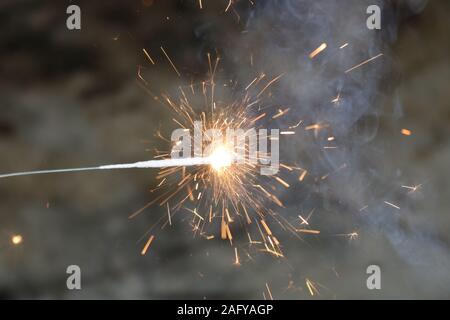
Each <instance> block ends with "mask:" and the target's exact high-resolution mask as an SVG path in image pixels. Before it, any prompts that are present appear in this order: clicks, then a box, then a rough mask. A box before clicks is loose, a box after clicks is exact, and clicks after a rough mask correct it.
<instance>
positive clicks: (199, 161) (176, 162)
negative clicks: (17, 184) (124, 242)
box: [0, 157, 212, 179]
mask: <svg viewBox="0 0 450 320" xmlns="http://www.w3.org/2000/svg"><path fill="white" fill-rule="evenodd" d="M211 161H212V158H211V157H194V158H179V159H174V158H172V159H164V160H148V161H139V162H134V163H121V164H108V165H102V166H97V167H85V168H68V169H54V170H36V171H23V172H14V173H7V174H1V175H0V179H3V178H10V177H18V176H29V175H37V174H49V173H63V172H80V171H93V170H117V169H136V168H140V169H145V168H164V167H184V166H199V165H207V164H210V163H211Z"/></svg>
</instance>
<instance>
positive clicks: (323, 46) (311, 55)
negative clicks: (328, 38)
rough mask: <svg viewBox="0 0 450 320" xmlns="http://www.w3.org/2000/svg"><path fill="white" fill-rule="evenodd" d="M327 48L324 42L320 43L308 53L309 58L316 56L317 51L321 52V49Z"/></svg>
mask: <svg viewBox="0 0 450 320" xmlns="http://www.w3.org/2000/svg"><path fill="white" fill-rule="evenodd" d="M326 48H327V44H326V43H322V44H321V45H320V46H319V47H317V49H315V50H314V51H313V52H311V53H310V54H309V58H310V59H313V58H314V57H315V56H317V55H318V54H319V53H321V52H322V51H323V50H325V49H326Z"/></svg>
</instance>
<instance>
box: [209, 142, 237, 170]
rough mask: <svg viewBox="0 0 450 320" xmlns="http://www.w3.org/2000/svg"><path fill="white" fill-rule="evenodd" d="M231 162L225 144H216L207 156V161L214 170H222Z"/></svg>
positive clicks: (230, 155) (231, 159) (230, 156)
mask: <svg viewBox="0 0 450 320" xmlns="http://www.w3.org/2000/svg"><path fill="white" fill-rule="evenodd" d="M232 162H233V156H232V154H231V152H230V150H228V149H227V148H226V147H225V146H218V147H216V148H214V151H213V152H212V153H211V155H210V156H209V163H210V164H211V167H213V168H214V169H215V170H218V171H220V170H222V169H223V168H225V167H229V166H230V165H231V163H232Z"/></svg>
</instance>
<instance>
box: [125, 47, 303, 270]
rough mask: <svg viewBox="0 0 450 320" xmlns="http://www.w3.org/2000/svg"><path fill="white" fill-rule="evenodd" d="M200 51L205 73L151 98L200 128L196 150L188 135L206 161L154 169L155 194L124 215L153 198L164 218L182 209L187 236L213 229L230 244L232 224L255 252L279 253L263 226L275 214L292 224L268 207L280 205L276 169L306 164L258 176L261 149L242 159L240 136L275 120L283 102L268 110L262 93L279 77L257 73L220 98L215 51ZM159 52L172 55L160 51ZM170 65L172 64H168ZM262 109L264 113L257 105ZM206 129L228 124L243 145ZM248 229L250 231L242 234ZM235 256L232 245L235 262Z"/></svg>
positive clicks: (177, 119)
mask: <svg viewBox="0 0 450 320" xmlns="http://www.w3.org/2000/svg"><path fill="white" fill-rule="evenodd" d="M207 57H208V64H209V77H208V80H206V81H202V82H200V83H195V84H194V83H191V84H190V85H188V86H184V87H182V86H180V87H179V88H178V93H177V94H176V95H175V96H173V95H169V94H168V93H162V94H161V95H160V96H154V98H155V100H157V101H159V102H160V103H162V104H163V105H164V106H166V107H168V108H169V109H170V110H171V111H172V112H173V114H174V117H173V119H172V120H173V122H174V123H175V124H176V126H178V127H181V128H182V129H184V130H186V131H189V130H191V129H195V128H197V129H200V131H201V133H202V136H203V137H204V139H203V146H202V150H196V148H195V141H194V139H193V138H192V145H193V146H194V159H195V158H202V157H204V156H206V157H207V159H208V161H209V162H208V165H204V166H196V167H187V166H178V167H171V168H162V169H161V170H160V171H159V173H158V175H157V177H156V178H157V180H159V182H158V184H157V187H156V188H154V189H152V191H158V192H160V195H159V196H158V197H156V198H155V199H154V200H153V201H152V202H150V203H148V204H147V205H146V206H144V207H143V208H142V209H141V210H138V211H137V212H136V213H134V214H132V216H131V217H135V216H136V215H137V214H139V213H141V212H143V210H144V209H146V208H148V207H149V206H151V205H152V204H158V205H160V206H165V207H166V209H167V210H166V211H167V214H165V216H169V217H170V221H169V222H168V223H169V224H172V223H173V220H172V217H173V216H174V215H175V214H176V213H177V212H180V211H181V212H185V213H188V214H190V215H191V222H190V224H191V227H192V230H193V232H194V235H200V236H202V237H204V238H206V239H213V238H214V236H213V235H214V234H215V233H216V232H218V233H219V235H220V238H221V239H222V240H226V241H228V242H229V243H230V244H231V245H233V242H234V241H235V239H234V230H236V229H241V228H244V229H246V230H247V232H246V234H248V235H249V239H252V238H253V239H252V240H250V242H251V243H250V244H251V245H252V246H253V247H254V248H255V249H256V250H257V251H262V252H267V253H269V254H271V255H273V256H275V257H283V256H284V255H283V253H282V250H281V245H280V243H279V241H278V239H277V237H276V236H275V235H274V234H273V232H272V229H271V227H270V226H269V224H270V222H273V221H275V222H277V223H278V224H281V225H282V226H283V229H286V230H288V231H290V232H292V233H298V231H297V230H296V228H295V227H294V226H292V225H291V224H290V223H289V222H288V221H287V220H286V219H284V218H283V217H281V216H280V215H279V214H278V213H277V212H276V211H275V210H273V209H271V208H270V206H268V203H273V204H275V205H276V206H278V207H280V208H284V205H283V203H282V202H281V201H280V199H278V197H277V196H276V194H275V193H276V190H277V189H278V188H280V187H282V188H289V187H290V185H289V183H288V182H287V181H286V180H285V179H283V178H282V177H280V175H281V174H282V173H283V174H284V173H288V174H289V173H294V174H300V175H303V176H304V175H305V174H306V170H304V169H301V168H297V167H292V166H288V165H286V164H280V172H279V173H278V174H277V175H273V176H267V177H266V176H261V174H260V168H261V163H262V162H264V161H265V160H268V159H269V155H268V154H264V153H262V152H261V151H259V152H258V153H257V159H252V158H250V157H251V156H252V155H251V154H250V152H249V149H250V145H249V140H248V139H246V134H247V133H248V131H249V130H252V129H255V130H258V129H259V128H261V127H262V125H261V124H260V123H261V121H263V119H268V120H270V119H277V118H279V117H282V116H284V115H286V114H287V113H288V110H289V109H284V110H281V109H278V110H274V112H269V111H268V110H267V108H264V98H265V93H267V94H268V93H269V92H270V87H271V86H272V85H274V84H275V83H276V82H277V81H279V80H280V78H281V77H282V74H281V75H278V76H275V77H273V78H270V77H267V76H266V75H264V76H262V75H261V74H260V76H258V77H256V78H254V79H253V80H252V81H251V82H250V83H249V84H248V85H246V86H243V87H244V88H245V89H244V90H243V92H238V93H237V94H236V92H231V94H230V95H231V96H234V97H233V98H232V99H231V101H230V102H226V97H225V98H224V93H223V92H224V91H226V94H228V91H229V90H230V89H231V88H230V87H231V86H229V85H228V84H227V82H224V83H223V84H222V83H216V80H215V74H216V70H217V67H218V64H219V58H217V59H215V60H213V59H212V58H211V55H208V56H207ZM166 58H167V60H168V61H172V60H171V59H170V58H169V57H168V56H166ZM171 64H173V61H172V63H171ZM174 70H175V71H177V70H176V69H175V68H174ZM177 75H178V72H177ZM235 86H236V85H233V86H232V87H235ZM219 89H220V90H219ZM236 95H237V98H236ZM263 109H265V112H261V110H263ZM210 129H215V130H218V131H219V132H221V133H222V136H223V137H225V136H226V132H227V130H228V129H234V130H236V131H235V132H240V133H237V134H238V135H239V134H243V136H242V137H240V136H237V137H236V139H238V140H239V139H240V138H242V139H241V141H244V145H243V146H237V147H234V146H233V147H234V148H235V149H233V147H230V146H229V145H228V144H227V141H226V140H225V139H223V140H221V139H219V140H215V139H214V138H213V137H210V136H208V135H209V134H210V133H209V132H211V131H210ZM286 132H287V133H288V134H290V132H288V131H286ZM158 136H159V137H162V138H163V139H165V140H166V141H169V139H166V138H164V137H163V136H162V134H161V133H158ZM236 148H241V149H244V151H245V154H246V155H248V156H247V157H246V158H245V159H243V161H239V162H238V161H234V160H235V153H236ZM205 150H210V151H209V152H210V153H209V154H206V155H204V154H203V155H202V154H201V153H202V152H205ZM170 156H171V150H168V151H157V157H158V158H160V159H165V158H168V157H170ZM273 190H275V191H273ZM158 223H159V224H161V225H165V224H166V223H167V222H164V219H162V220H160V221H159V222H157V224H158ZM250 229H252V230H253V231H255V230H257V231H258V232H257V233H256V235H252V236H251V237H250V232H251V230H250ZM240 263H241V261H240V258H239V256H238V251H237V248H236V247H235V264H240Z"/></svg>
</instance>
